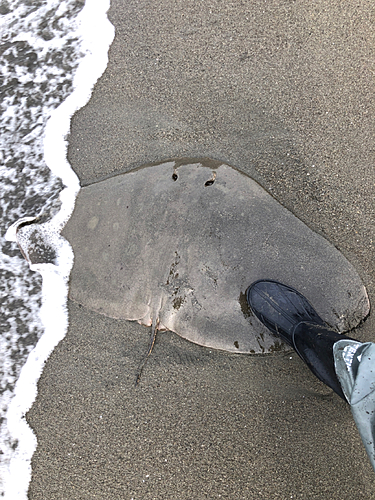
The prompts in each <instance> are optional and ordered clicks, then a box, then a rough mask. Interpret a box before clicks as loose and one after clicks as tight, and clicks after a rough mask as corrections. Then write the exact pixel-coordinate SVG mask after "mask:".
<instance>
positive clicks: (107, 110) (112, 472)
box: [27, 0, 375, 500]
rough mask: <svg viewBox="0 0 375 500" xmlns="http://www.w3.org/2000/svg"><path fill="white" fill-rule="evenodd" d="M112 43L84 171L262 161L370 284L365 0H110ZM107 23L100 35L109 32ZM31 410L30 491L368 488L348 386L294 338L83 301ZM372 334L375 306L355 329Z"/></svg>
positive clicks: (369, 21) (332, 493) (370, 32)
mask: <svg viewBox="0 0 375 500" xmlns="http://www.w3.org/2000/svg"><path fill="white" fill-rule="evenodd" d="M109 17H110V20H111V22H112V23H113V24H114V25H115V28H116V38H115V41H114V43H113V45H112V47H111V50H110V54H109V57H110V61H109V65H108V67H107V70H106V72H105V74H104V75H103V77H102V78H101V79H100V80H99V82H98V83H97V85H96V87H95V90H94V93H93V96H92V98H91V100H90V102H89V103H88V105H87V106H86V107H85V108H83V109H82V110H80V111H79V112H78V113H77V114H76V116H75V117H74V119H73V122H72V132H71V136H70V147H69V160H70V162H71V164H72V166H73V168H74V170H75V171H76V172H77V174H78V175H79V177H80V179H81V183H82V185H87V184H90V183H91V182H95V181H97V180H99V179H103V178H106V177H108V176H111V175H114V174H116V173H120V172H125V171H128V170H131V169H133V168H136V167H138V166H140V165H142V164H146V163H151V162H155V161H162V160H164V159H167V158H172V157H210V158H213V159H215V160H222V161H224V162H227V163H229V164H231V165H233V166H235V167H236V168H238V169H240V170H242V171H244V172H246V173H248V174H249V175H251V176H252V177H254V178H255V179H256V180H257V181H258V182H260V183H261V184H262V185H263V187H265V188H266V189H267V190H268V191H269V192H270V193H271V194H273V196H275V198H276V199H277V200H278V201H280V202H281V203H282V204H283V205H284V206H286V207H287V208H289V209H290V210H291V211H292V212H293V213H294V214H295V215H297V216H298V217H299V218H300V219H302V220H303V221H304V222H305V223H307V224H308V225H309V226H310V227H311V228H312V229H314V230H315V231H317V232H319V233H320V234H322V235H323V236H325V237H326V238H327V239H328V240H329V241H331V242H332V243H333V244H334V245H336V246H337V247H338V248H339V249H340V250H341V251H342V252H343V253H344V254H345V255H346V256H347V258H348V259H349V260H350V261H351V262H352V263H353V264H354V266H355V267H356V269H357V271H358V272H359V274H360V275H361V278H362V280H363V282H364V284H365V285H366V287H367V290H368V293H369V297H370V301H371V303H372V302H373V299H374V297H375V272H374V267H373V262H374V258H373V257H374V242H375V234H374V233H375V231H374V223H373V220H374V211H375V210H374V201H373V195H374V189H375V174H374V147H373V141H374V125H373V116H374V103H373V95H374V90H375V89H374V81H373V74H374V57H373V47H374V29H373V28H374V19H375V18H374V13H373V9H372V4H371V3H370V1H363V2H359V3H358V2H357V3H356V4H355V5H354V4H345V5H344V4H342V2H339V1H334V2H323V1H318V2H313V3H312V2H307V1H305V2H286V1H285V2H255V3H254V2H236V3H227V2H220V1H214V2H209V3H200V2H199V3H198V2H196V1H194V2H193V1H184V2H174V1H172V0H163V1H162V2H161V1H159V0H156V1H154V2H147V1H144V0H139V1H129V2H122V1H121V0H113V1H112V7H111V9H110V12H109ZM98 36H99V35H98ZM69 314H70V328H69V331H68V334H67V336H66V338H65V339H64V340H63V341H62V342H61V343H60V344H59V346H58V347H57V348H56V350H55V351H54V352H53V354H52V355H51V357H50V359H49V361H48V362H47V365H46V368H45V371H44V373H43V375H42V377H41V380H40V382H39V394H38V397H37V400H36V402H35V404H34V405H33V407H32V408H31V410H30V411H29V413H28V416H27V418H28V421H29V423H30V424H31V426H32V428H33V429H34V430H35V432H36V434H37V438H38V449H37V451H36V453H35V455H34V458H33V461H32V466H33V477H32V482H31V485H30V492H29V497H30V499H33V500H34V499H35V500H39V499H49V500H51V499H56V500H63V499H68V498H69V499H80V500H81V499H107V498H111V499H121V500H123V499H128V500H130V499H134V500H136V499H140V500H147V499H158V500H159V499H160V500H164V499H170V500H174V499H181V500H185V499H186V500H187V499H192V498H197V499H201V498H207V499H212V498H223V499H224V498H225V499H233V500H239V499H253V498H254V499H255V498H256V499H258V498H265V499H270V498H272V499H282V500H284V499H289V498H302V499H306V498H308V499H324V500H325V499H327V498H332V499H337V500H345V499H353V498H356V499H357V498H358V499H362V498H363V499H371V498H375V474H374V472H373V471H372V469H371V466H370V464H369V462H368V460H367V456H366V453H365V451H364V448H363V446H362V444H361V441H360V438H359V435H358V433H357V431H356V428H355V425H354V423H353V421H352V418H351V414H350V410H349V408H348V406H347V405H346V404H345V403H344V402H343V401H342V400H340V398H338V397H337V396H335V395H334V394H333V393H332V392H331V391H330V390H329V389H328V388H327V387H325V386H324V385H323V384H321V383H320V382H319V381H318V380H316V379H315V378H314V377H313V375H312V374H310V373H309V371H308V370H307V369H306V367H305V366H304V365H303V364H302V362H301V361H300V360H299V358H298V356H297V355H295V354H290V353H280V354H274V355H269V356H243V355H233V354H228V353H225V352H220V351H214V350H210V349H206V348H203V347H199V346H197V345H194V344H191V343H189V342H186V341H184V340H182V339H180V338H179V337H178V336H177V335H175V334H173V333H170V332H167V333H163V334H160V335H159V337H158V340H157V343H156V345H155V349H154V352H153V354H152V356H151V358H150V359H149V361H148V363H147V365H146V368H145V370H144V373H143V377H142V380H141V384H140V386H139V387H138V388H137V389H136V388H135V387H134V380H135V376H136V372H137V366H138V364H139V362H140V360H141V359H142V356H143V354H144V353H145V351H146V350H147V346H148V341H149V333H150V332H149V331H148V329H147V328H144V327H141V326H139V325H138V324H135V323H131V322H126V321H117V320H114V319H111V318H106V317H104V316H102V315H98V314H96V313H93V312H92V311H89V310H87V309H85V308H84V307H80V306H78V305H77V304H74V303H72V302H70V303H69ZM351 335H353V336H355V337H356V338H358V339H359V340H373V341H375V321H374V319H373V315H371V314H370V317H369V318H368V319H367V320H366V321H365V322H364V324H363V325H361V326H360V327H359V328H358V329H356V330H355V332H351Z"/></svg>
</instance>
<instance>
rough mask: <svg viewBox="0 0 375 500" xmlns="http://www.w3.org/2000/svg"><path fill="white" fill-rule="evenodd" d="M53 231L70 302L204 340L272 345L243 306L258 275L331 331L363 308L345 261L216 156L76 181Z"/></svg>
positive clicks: (259, 349) (251, 349)
mask: <svg viewBox="0 0 375 500" xmlns="http://www.w3.org/2000/svg"><path fill="white" fill-rule="evenodd" d="M211 165H212V164H211ZM63 235H64V236H65V237H66V238H67V239H68V240H69V241H70V243H71V244H72V246H73V250H74V255H75V262H74V266H73V270H72V274H71V282H70V297H71V298H72V299H73V300H75V301H77V302H79V303H81V304H83V305H85V306H87V307H88V308H91V309H93V310H95V311H97V312H100V313H103V314H106V315H108V316H111V317H114V318H123V319H127V320H137V321H139V322H140V323H141V324H144V325H148V326H150V325H151V324H152V322H154V325H158V327H159V329H163V328H164V329H168V330H172V331H174V332H176V333H177V334H178V335H181V336H182V337H184V338H186V339H188V340H190V341H192V342H195V343H197V344H201V345H204V346H208V347H213V348H217V349H223V350H226V351H232V352H241V353H265V352H272V351H274V350H277V349H282V348H283V345H282V344H281V343H280V341H279V339H276V338H275V337H273V336H272V335H271V334H269V333H268V331H267V330H266V329H265V327H263V325H261V324H260V323H259V322H258V320H257V319H256V318H255V317H254V316H252V315H251V312H250V311H249V310H248V309H247V307H246V302H245V300H244V294H245V291H246V289H247V287H248V286H249V285H250V284H251V283H252V282H253V281H255V280H257V279H262V278H267V279H274V280H277V281H281V282H283V283H286V284H288V285H290V286H292V287H294V288H296V289H298V290H299V291H300V292H301V293H303V294H304V295H305V296H306V297H307V298H308V300H309V301H310V302H311V304H312V305H313V306H314V307H315V309H316V310H317V311H318V313H319V314H320V315H321V316H322V317H323V318H324V320H325V321H326V322H327V323H328V324H329V325H330V326H332V327H334V328H335V329H336V330H337V331H341V332H342V331H346V330H348V329H350V328H352V327H354V326H356V325H357V324H358V323H359V321H360V320H362V319H363V318H364V317H365V316H366V314H367V313H368V310H369V303H368V298H367V294H366V291H365V288H364V286H363V284H362V283H361V280H360V278H359V276H358V274H357V272H356V271H355V269H354V268H353V266H352V265H351V264H350V263H349V262H348V261H347V259H346V258H345V257H344V256H343V255H342V254H341V253H340V252H339V251H338V250H337V249H336V248H335V247H334V246H333V245H331V244H330V243H328V242H327V241H326V240H325V239H324V238H322V237H321V236H319V235H318V234H316V233H315V232H313V231H312V230H310V229H309V228H308V227H307V226H306V225H305V224H304V223H302V222H301V221H300V220H299V219H297V218H296V217H295V216H294V215H293V214H292V213H290V212H289V211H288V210H286V209H285V208H284V207H283V206H281V205H280V204H279V203H278V202H277V201H276V200H275V199H274V198H273V197H272V196H270V195H269V194H268V193H267V192H266V191H265V190H264V189H263V188H262V187H260V186H259V185H258V184H257V183H256V182H255V181H254V180H252V179H251V178H250V177H248V176H247V175H245V174H243V173H241V172H239V171H238V170H236V169H234V168H233V167H230V166H228V165H225V164H221V165H215V168H213V167H212V166H205V165H204V164H202V163H201V162H196V163H193V162H192V163H189V164H177V163H175V162H174V161H169V162H166V163H163V164H159V165H154V166H148V167H144V168H141V169H138V170H136V171H132V172H129V173H126V174H122V175H117V176H115V177H112V178H109V179H107V180H104V181H101V182H98V183H95V184H92V185H90V186H87V187H84V188H82V189H81V191H80V193H79V195H78V198H77V202H76V207H75V210H74V213H73V216H72V217H71V219H70V221H69V222H68V224H67V226H66V228H65V229H64V231H63Z"/></svg>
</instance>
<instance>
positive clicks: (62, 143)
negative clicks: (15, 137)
mask: <svg viewBox="0 0 375 500" xmlns="http://www.w3.org/2000/svg"><path fill="white" fill-rule="evenodd" d="M108 8H109V0H86V5H85V7H84V8H83V9H82V11H81V13H80V14H79V17H78V23H79V34H80V35H81V37H82V40H83V43H82V46H83V49H84V51H85V53H86V56H85V57H84V58H83V59H82V60H81V62H80V64H79V67H78V69H77V71H76V74H75V77H74V91H73V93H72V94H71V95H70V96H69V97H68V98H67V99H66V100H65V101H64V102H63V103H62V104H61V105H60V106H59V107H58V108H56V109H55V110H54V111H53V112H52V114H51V116H50V119H49V120H48V122H47V125H46V128H45V134H44V142H43V145H44V159H45V161H46V163H47V165H48V167H49V168H50V169H51V171H52V172H53V174H55V175H56V176H58V177H60V178H61V179H62V182H63V183H64V185H65V188H64V190H63V191H62V192H61V193H60V200H61V202H62V205H61V209H60V211H59V212H58V213H57V214H56V215H55V216H54V218H53V219H52V220H51V221H49V222H46V223H44V224H40V225H38V232H39V233H40V234H43V235H44V237H45V239H46V241H48V244H49V245H50V246H51V245H53V247H54V249H55V251H56V255H57V258H56V264H34V265H32V264H31V265H30V268H31V269H32V270H34V271H38V272H39V273H40V274H41V275H42V279H43V286H42V307H41V310H40V317H41V320H42V324H43V327H44V333H43V335H42V337H41V338H40V340H39V341H38V343H37V345H36V347H35V348H34V349H33V350H32V351H31V353H30V354H29V356H28V358H27V361H26V363H25V365H24V366H23V367H22V370H21V372H20V376H19V379H18V381H17V383H16V386H15V391H14V397H13V399H12V401H11V403H10V405H9V408H8V411H7V414H6V418H7V426H8V431H9V433H10V436H11V438H12V439H13V440H18V446H17V448H16V451H15V454H14V456H13V457H12V459H11V461H10V465H9V468H8V471H7V472H6V477H5V478H4V487H5V496H4V498H5V499H8V500H18V499H19V500H21V499H22V500H25V499H27V490H28V486H29V482H30V479H31V457H32V455H33V453H34V451H35V449H36V444H37V443H36V437H35V435H34V433H33V431H32V430H31V428H30V427H29V426H28V424H27V422H26V420H25V414H26V412H27V411H28V410H29V409H30V407H31V405H32V404H33V402H34V400H35V398H36V395H37V382H38V379H39V377H40V375H41V373H42V370H43V367H44V364H45V362H46V360H47V358H48V356H49V355H50V354H51V352H52V351H53V349H54V348H55V346H56V345H57V343H58V342H59V341H60V340H62V339H63V338H64V336H65V334H66V331H67V327H68V315H67V310H66V301H67V292H68V279H69V273H70V270H71V267H72V265H73V252H72V249H71V247H70V245H69V244H68V242H67V241H66V240H65V239H64V238H62V237H61V236H60V234H59V233H60V231H61V229H62V228H63V226H64V225H65V223H66V222H67V220H68V219H69V217H70V215H71V213H72V211H73V208H74V203H75V198H76V196H77V194H78V191H79V181H78V178H77V176H76V175H75V173H74V172H73V170H72V169H71V167H70V165H69V163H68V161H67V155H66V153H67V142H66V137H67V135H68V133H69V129H70V119H71V117H72V115H73V114H74V113H75V111H77V110H78V109H79V108H81V107H82V106H84V105H85V104H86V103H87V101H88V100H89V98H90V96H91V92H92V88H93V86H94V84H95V82H96V81H97V80H98V78H99V77H100V76H101V75H102V73H103V72H104V70H105V68H106V66H107V61H108V49H109V46H110V44H111V43H112V40H113V37H114V28H113V26H112V24H111V23H110V22H109V21H108V19H107V16H106V13H107V10H108ZM98 33H100V36H98ZM30 41H32V40H31V39H30V40H29V42H30ZM34 43H36V42H35V40H34ZM17 225H18V224H16V225H13V228H12V229H11V230H10V231H9V232H8V234H7V236H8V238H9V239H11V240H12V239H14V237H16V226H17ZM25 244H26V246H27V242H26V243H25Z"/></svg>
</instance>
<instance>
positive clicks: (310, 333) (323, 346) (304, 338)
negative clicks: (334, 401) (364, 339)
mask: <svg viewBox="0 0 375 500" xmlns="http://www.w3.org/2000/svg"><path fill="white" fill-rule="evenodd" d="M349 338H350V337H346V336H345V335H341V334H339V333H336V332H334V331H333V330H330V329H328V328H325V327H324V326H320V325H316V324H312V323H299V324H298V325H297V326H296V327H295V329H294V332H293V347H294V349H295V351H296V352H297V354H298V355H299V356H300V358H302V359H303V361H304V362H305V363H306V364H307V366H308V367H309V368H310V370H311V371H312V372H313V374H314V375H315V376H317V377H318V379H319V380H321V381H322V382H324V383H325V384H326V385H328V386H329V387H330V388H331V389H332V390H334V391H335V393H336V394H338V395H339V396H340V397H341V398H342V399H344V400H345V401H346V398H345V396H344V393H343V392H342V389H341V385H340V382H339V380H338V378H337V375H336V371H335V363H334V359H333V344H335V343H336V342H337V341H338V340H344V339H349ZM350 340H354V339H350Z"/></svg>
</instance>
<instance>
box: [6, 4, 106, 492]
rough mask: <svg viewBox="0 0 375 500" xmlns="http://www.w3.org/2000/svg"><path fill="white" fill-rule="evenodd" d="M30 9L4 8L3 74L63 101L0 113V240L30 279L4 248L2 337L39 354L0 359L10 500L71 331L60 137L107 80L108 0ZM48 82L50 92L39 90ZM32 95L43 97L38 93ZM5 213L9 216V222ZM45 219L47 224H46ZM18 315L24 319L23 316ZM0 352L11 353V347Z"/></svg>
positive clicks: (9, 107)
mask: <svg viewBox="0 0 375 500" xmlns="http://www.w3.org/2000/svg"><path fill="white" fill-rule="evenodd" d="M28 4H29V2H25V3H23V2H22V1H17V0H16V1H15V2H13V4H12V5H11V7H9V8H7V9H8V10H9V12H7V11H5V12H2V14H3V23H2V25H1V27H0V30H1V31H0V33H1V36H2V38H3V43H4V40H5V43H8V44H9V46H7V48H6V50H7V51H8V52H6V54H7V55H8V54H12V51H13V53H14V51H16V52H17V56H18V58H16V62H17V64H13V65H12V64H11V62H12V56H8V58H5V59H7V60H8V61H11V62H10V63H9V64H8V66H7V67H5V68H4V71H3V75H5V78H7V79H8V82H9V85H12V84H13V86H17V85H19V88H21V89H27V85H29V87H30V88H31V87H32V88H33V89H34V88H35V85H37V84H38V78H39V80H40V82H39V83H40V85H41V88H42V90H43V86H47V85H50V87H48V88H51V85H52V87H53V85H55V86H56V90H57V93H59V92H58V91H59V90H60V93H59V95H60V96H61V93H62V94H64V93H65V96H66V98H65V99H64V100H63V102H62V103H61V104H60V103H59V102H58V101H59V97H58V96H57V95H56V93H55V92H51V93H50V98H49V101H48V102H45V103H44V105H43V106H40V105H39V104H38V95H35V103H33V102H31V104H30V105H28V106H26V107H25V103H26V102H27V99H28V96H27V95H18V96H17V95H16V97H14V92H11V93H10V96H8V100H7V101H6V102H5V104H3V107H2V110H1V111H2V120H3V124H4V127H5V129H6V130H7V131H10V132H9V140H8V141H7V142H5V143H4V144H3V145H2V146H3V147H2V160H3V162H2V165H1V173H2V174H4V175H2V179H3V180H4V179H5V181H4V190H3V193H9V196H8V197H7V196H5V197H4V199H3V200H2V201H3V206H2V208H3V210H4V212H5V211H7V212H8V219H6V220H8V221H9V222H12V219H13V224H12V225H11V226H10V227H9V229H8V231H7V233H6V235H5V238H6V239H7V240H8V241H13V242H15V241H17V242H18V244H19V245H20V246H21V249H22V250H23V253H24V256H25V257H26V259H27V260H28V263H29V266H30V270H31V273H30V272H29V271H28V270H27V269H26V268H25V265H24V264H23V263H22V262H21V260H20V257H19V256H18V255H17V252H16V250H15V247H14V243H8V244H6V243H4V242H2V243H3V246H2V250H3V251H2V253H1V261H0V268H1V269H2V270H5V273H8V274H7V276H8V278H9V280H10V281H12V286H10V287H9V288H8V289H7V290H6V293H7V294H8V296H10V295H12V294H13V295H12V296H13V297H14V296H15V295H16V294H19V296H20V301H21V302H20V303H19V304H18V302H17V304H18V305H19V307H18V313H17V314H18V316H17V318H18V321H17V322H15V321H13V319H14V318H12V314H11V313H10V312H9V311H6V313H7V314H6V319H7V323H6V327H7V329H8V332H9V335H8V336H7V337H6V338H7V339H8V342H10V343H12V342H13V344H12V346H11V347H12V349H13V351H12V349H10V351H11V352H12V353H13V352H15V348H16V347H17V343H18V341H19V339H20V338H23V337H22V335H20V333H19V330H20V328H19V324H20V323H21V324H22V322H23V323H24V329H25V328H26V329H27V328H28V329H30V328H32V329H33V332H34V335H33V338H36V339H39V340H37V343H36V345H35V347H33V346H32V342H31V347H33V348H31V349H30V352H29V353H28V352H27V350H26V351H25V350H24V351H23V353H24V354H25V352H26V354H28V355H27V357H26V358H25V356H20V357H19V360H18V363H14V355H11V356H10V357H9V359H8V358H7V356H6V355H5V356H4V359H3V360H2V365H3V366H2V371H3V377H5V382H6V385H7V390H6V391H5V395H6V397H4V398H3V400H2V409H3V410H6V413H5V425H3V427H2V430H1V446H2V451H3V459H2V464H1V469H0V471H1V479H2V489H3V491H2V493H3V496H4V498H6V499H8V500H15V499H26V498H27V491H28V486H29V482H30V478H31V457H32V455H33V453H34V451H35V449H36V445H37V442H36V437H35V435H34V433H33V431H32V430H31V428H30V427H29V426H28V424H27V422H26V419H25V414H26V412H27V411H28V410H29V409H30V407H31V405H32V404H33V402H34V400H35V397H36V395H37V382H38V379H39V377H40V375H41V373H42V370H43V367H44V364H45V362H46V360H47V358H48V356H49V355H50V354H51V352H52V351H53V349H54V347H55V346H56V345H57V343H58V342H59V341H60V340H61V339H63V338H64V336H65V334H66V331H67V327H68V315H67V309H66V302H67V292H68V279H69V273H70V270H71V267H72V265H73V252H72V249H71V247H70V245H69V243H68V242H67V241H66V240H65V239H64V238H63V237H62V236H60V231H61V229H62V228H63V227H64V225H65V223H66V222H67V220H68V219H69V217H70V215H71V213H72V211H73V208H74V202H75V198H76V196H77V193H78V191H79V188H80V186H79V181H78V178H77V176H76V175H75V173H74V172H73V170H72V169H71V167H70V165H69V163H68V161H67V140H66V138H67V136H68V133H69V130H70V120H71V117H72V115H73V114H74V113H75V111H77V110H78V109H79V108H81V107H82V106H84V105H85V104H86V103H87V101H88V100H89V98H90V96H91V92H92V88H93V86H94V84H95V82H96V81H97V80H98V78H99V77H100V76H101V75H102V73H103V72H104V70H105V68H106V65H107V60H108V49H109V46H110V44H111V43H112V40H113V37H114V28H113V26H112V24H111V23H110V22H109V21H108V19H107V16H106V13H107V10H108V8H109V0H86V4H85V6H84V7H83V9H82V10H80V12H79V9H78V8H77V2H74V1H70V0H66V1H65V2H64V1H58V0H48V1H44V2H37V1H36V2H35V4H33V5H32V7H30V5H28ZM72 4H73V8H75V9H76V10H75V12H79V13H78V14H77V15H75V12H73V14H72V15H71V16H70V18H69V19H68V16H66V15H65V14H66V12H68V11H69V12H72ZM69 9H70V10H69ZM51 17H52V19H51ZM20 19H21V21H20ZM17 22H18V23H19V24H21V26H22V29H19V28H18V29H19V34H17V35H16V36H13V37H11V33H12V29H11V27H12V26H14V24H15V23H17ZM72 28H73V30H72ZM53 30H55V31H53ZM13 33H14V29H13ZM98 33H100V36H98ZM7 40H8V41H7ZM9 40H10V41H9ZM67 41H70V42H71V43H67ZM14 47H15V48H14ZM20 50H21V51H22V50H25V51H26V52H27V64H26V65H23V64H22V63H21V62H20V61H22V57H21V58H20V57H19V55H20ZM69 51H71V54H70V59H71V64H70V68H71V82H69V75H63V73H62V71H61V67H64V68H65V71H66V65H60V64H59V62H60V59H61V58H64V57H66V55H67V54H66V53H67V52H69ZM33 54H35V55H33ZM50 54H51V57H53V54H55V56H56V54H57V56H56V57H57V59H56V64H54V63H51V64H49V61H50V59H51V58H50V57H49V55H50ZM13 55H14V54H13ZM35 60H36V61H39V62H40V61H42V62H45V64H44V66H42V67H39V68H38V67H33V63H34V62H35ZM75 62H76V63H77V64H75ZM48 64H49V66H48ZM46 67H48V72H46ZM30 68H31V69H30ZM46 75H47V79H48V84H47V83H46V84H45V80H46ZM54 80H55V81H54ZM54 90H55V89H54ZM38 92H39V93H40V89H39V87H38ZM60 98H61V97H60ZM3 102H4V101H3ZM56 105H57V107H56ZM22 106H24V107H23V110H22V109H21V108H22ZM26 108H27V109H26ZM20 109H21V111H20ZM17 120H18V121H17ZM20 124H21V126H20ZM17 139H18V140H17ZM40 149H42V151H43V158H41V155H40V153H38V151H39V152H40ZM31 152H32V153H33V158H34V162H33V164H32V165H28V162H27V159H26V158H29V157H30V154H31ZM12 153H13V155H12ZM17 155H18V158H19V157H20V155H21V158H22V155H23V158H24V159H21V160H19V162H18V163H17V166H16V167H14V168H12V167H13V164H12V157H13V158H14V157H15V156H16V157H17ZM20 161H21V162H23V164H22V165H21V166H22V169H20V167H19V164H20ZM38 162H39V163H38ZM43 163H44V164H45V165H46V166H47V167H48V168H49V170H50V172H51V173H50V174H48V173H46V171H45V170H43V168H44V166H43ZM6 167H8V168H6ZM20 179H21V180H22V181H23V184H26V185H27V189H26V190H25V196H23V197H22V200H23V201H22V203H20V205H21V206H19V207H18V208H17V209H16V208H15V204H16V201H17V198H18V196H17V188H18V187H19V185H21V184H20ZM25 179H26V180H25ZM57 194H58V199H57ZM30 199H31V203H29V205H28V204H27V200H30ZM25 200H26V203H25ZM33 202H34V203H33ZM28 206H30V207H32V210H31V212H32V213H31V214H29V213H27V211H28ZM9 212H12V214H11V215H9ZM46 214H47V215H46ZM48 214H49V215H51V216H52V218H51V217H48ZM16 215H18V217H19V216H22V219H18V220H15V218H16V217H15V216H16ZM34 220H35V223H33V221H34ZM25 222H26V224H25ZM31 236H32V237H33V238H32V239H31ZM35 238H36V241H37V243H36V244H35ZM7 245H8V246H7ZM9 245H10V246H9ZM12 245H13V246H12ZM33 245H34V246H35V245H36V246H37V247H38V246H39V247H40V246H42V247H43V248H47V250H48V251H47V254H48V255H49V256H50V257H51V256H52V257H51V258H40V255H39V257H38V258H32V257H30V251H31V250H33V252H34V254H35V252H37V250H38V248H36V249H35V248H34V249H33ZM30 249H31V250H30ZM35 271H36V272H37V273H35ZM39 275H41V276H42V287H41V297H40V295H38V292H37V291H36V292H35V293H34V294H32V293H29V288H28V285H27V281H28V279H29V281H31V280H33V279H34V278H35V276H39ZM34 289H36V290H37V289H38V278H37V279H36V284H35V285H33V290H34ZM25 295H26V296H27V297H28V300H26V301H25V302H22V300H21V297H23V299H24V298H25ZM33 301H34V303H33ZM13 302H14V301H13ZM9 303H11V301H10V302H9ZM40 304H41V305H40ZM8 309H9V308H8ZM10 309H11V308H10ZM13 309H14V310H15V308H13ZM22 309H24V310H25V313H24V314H23V316H22ZM36 311H37V313H38V317H37V318H35V319H34V323H35V324H31V317H32V316H35V312H36ZM14 314H15V313H14ZM14 314H13V316H14ZM19 318H21V319H20V320H19ZM15 339H16V340H17V342H15ZM28 345H30V343H29V344H28ZM3 347H5V348H6V350H7V351H9V346H3ZM4 352H5V351H4ZM24 359H26V361H25V360H24ZM12 363H13V364H12ZM15 365H16V366H15ZM12 376H13V378H14V379H17V377H18V379H17V381H16V382H15V384H13V385H12V378H11V377H12ZM9 387H10V389H9Z"/></svg>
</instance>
